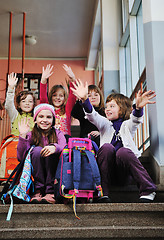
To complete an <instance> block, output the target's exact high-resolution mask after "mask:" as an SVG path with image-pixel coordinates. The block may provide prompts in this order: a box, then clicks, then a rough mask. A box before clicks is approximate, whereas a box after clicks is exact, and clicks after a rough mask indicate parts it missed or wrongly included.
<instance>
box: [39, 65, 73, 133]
mask: <svg viewBox="0 0 164 240" xmlns="http://www.w3.org/2000/svg"><path fill="white" fill-rule="evenodd" d="M63 68H64V70H65V71H66V72H67V74H68V76H69V77H70V79H72V80H75V76H74V74H73V72H72V70H71V68H70V67H68V66H67V65H66V64H64V65H63ZM52 69H53V66H51V65H50V64H48V65H47V66H46V69H45V70H44V67H43V71H42V78H41V83H40V103H43V102H44V103H47V102H49V104H51V105H53V106H54V107H55V115H56V122H55V128H57V129H60V130H61V131H62V132H63V133H64V135H65V136H66V137H67V136H71V111H72V108H73V106H74V104H75V101H76V98H75V96H74V95H73V94H72V91H70V92H69V97H67V92H66V90H65V88H64V87H63V86H62V85H54V86H53V87H52V88H51V90H50V92H49V95H48V99H47V84H46V83H47V79H48V78H49V77H50V76H51V75H52V74H53V72H52ZM70 86H72V84H71V82H70Z"/></svg>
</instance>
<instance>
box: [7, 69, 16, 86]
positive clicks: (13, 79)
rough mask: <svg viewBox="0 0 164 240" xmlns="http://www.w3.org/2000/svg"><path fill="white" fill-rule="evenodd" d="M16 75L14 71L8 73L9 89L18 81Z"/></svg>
mask: <svg viewBox="0 0 164 240" xmlns="http://www.w3.org/2000/svg"><path fill="white" fill-rule="evenodd" d="M16 76H17V74H16V73H14V72H12V73H10V74H9V75H8V85H9V88H11V89H14V88H15V86H16V84H17V82H18V78H17V77H16Z"/></svg>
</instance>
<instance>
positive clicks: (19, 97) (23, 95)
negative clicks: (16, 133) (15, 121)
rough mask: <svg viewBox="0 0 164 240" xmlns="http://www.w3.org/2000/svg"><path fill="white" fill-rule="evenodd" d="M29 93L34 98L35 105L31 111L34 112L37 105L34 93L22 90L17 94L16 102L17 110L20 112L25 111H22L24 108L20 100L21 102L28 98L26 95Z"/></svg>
mask: <svg viewBox="0 0 164 240" xmlns="http://www.w3.org/2000/svg"><path fill="white" fill-rule="evenodd" d="M28 95H31V96H32V98H33V102H34V106H33V109H32V111H31V113H33V110H34V107H35V105H36V100H35V97H34V95H33V93H32V92H30V91H21V92H19V93H18V94H17V96H16V104H17V106H16V108H17V110H18V112H19V113H20V114H22V113H23V112H22V109H21V108H20V102H21V101H22V100H24V99H26V97H27V96H28Z"/></svg>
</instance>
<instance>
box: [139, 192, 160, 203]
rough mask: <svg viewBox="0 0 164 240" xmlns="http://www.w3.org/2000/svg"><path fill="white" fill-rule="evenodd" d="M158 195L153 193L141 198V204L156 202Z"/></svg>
mask: <svg viewBox="0 0 164 240" xmlns="http://www.w3.org/2000/svg"><path fill="white" fill-rule="evenodd" d="M155 195H156V193H155V192H152V193H150V194H148V195H143V196H141V197H140V198H139V202H140V203H152V202H153V201H154V198H155Z"/></svg>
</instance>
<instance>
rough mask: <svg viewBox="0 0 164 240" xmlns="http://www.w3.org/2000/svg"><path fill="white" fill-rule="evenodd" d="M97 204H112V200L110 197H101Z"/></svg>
mask: <svg viewBox="0 0 164 240" xmlns="http://www.w3.org/2000/svg"><path fill="white" fill-rule="evenodd" d="M96 203H111V199H110V198H109V197H108V196H103V197H99V198H98V199H97V201H96Z"/></svg>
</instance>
